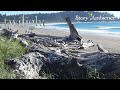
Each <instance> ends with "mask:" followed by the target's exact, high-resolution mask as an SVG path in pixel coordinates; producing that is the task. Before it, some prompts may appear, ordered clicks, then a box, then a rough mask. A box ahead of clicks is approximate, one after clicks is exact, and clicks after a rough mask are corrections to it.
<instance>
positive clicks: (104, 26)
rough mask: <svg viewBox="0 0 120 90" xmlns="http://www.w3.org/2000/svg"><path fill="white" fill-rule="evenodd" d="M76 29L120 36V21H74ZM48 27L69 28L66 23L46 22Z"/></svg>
mask: <svg viewBox="0 0 120 90" xmlns="http://www.w3.org/2000/svg"><path fill="white" fill-rule="evenodd" d="M73 24H74V26H75V28H76V29H77V31H81V32H86V33H87V32H88V33H93V34H98V35H99V34H101V35H106V36H113V37H120V22H76V23H73ZM46 27H48V28H49V29H50V28H51V29H53V28H54V29H56V30H57V29H59V30H69V27H68V25H67V23H54V24H47V25H46Z"/></svg>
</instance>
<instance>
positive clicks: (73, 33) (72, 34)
mask: <svg viewBox="0 0 120 90" xmlns="http://www.w3.org/2000/svg"><path fill="white" fill-rule="evenodd" d="M66 22H67V24H68V26H69V28H70V36H69V39H71V40H79V41H81V39H82V37H81V36H80V35H79V34H78V32H77V30H76V29H75V27H74V25H73V24H72V23H71V21H70V18H69V17H67V18H66Z"/></svg>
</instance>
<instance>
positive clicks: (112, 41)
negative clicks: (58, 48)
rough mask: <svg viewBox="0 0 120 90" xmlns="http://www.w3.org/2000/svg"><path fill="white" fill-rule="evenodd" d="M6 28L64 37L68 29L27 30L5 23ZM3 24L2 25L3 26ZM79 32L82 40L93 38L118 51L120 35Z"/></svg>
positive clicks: (111, 50)
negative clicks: (111, 35) (109, 35)
mask: <svg viewBox="0 0 120 90" xmlns="http://www.w3.org/2000/svg"><path fill="white" fill-rule="evenodd" d="M6 26H7V27H6V28H8V27H9V28H11V29H12V30H14V31H16V30H19V32H18V33H21V34H24V33H25V31H28V32H31V31H32V32H33V33H36V34H41V35H51V36H61V37H65V36H68V35H69V32H68V31H63V30H62V31H61V30H53V29H48V28H47V29H46V28H44V27H43V28H39V29H35V30H29V28H28V27H24V28H23V27H22V26H17V25H16V26H10V25H6ZM3 27H4V26H2V28H3ZM79 34H80V35H81V36H82V37H83V40H84V41H85V42H86V41H88V40H93V42H94V44H95V45H96V44H101V45H103V47H104V48H105V49H106V50H108V51H109V52H110V53H120V37H108V36H98V35H94V34H90V33H89V34H88V33H83V32H79ZM93 49H94V50H97V48H96V47H94V48H93Z"/></svg>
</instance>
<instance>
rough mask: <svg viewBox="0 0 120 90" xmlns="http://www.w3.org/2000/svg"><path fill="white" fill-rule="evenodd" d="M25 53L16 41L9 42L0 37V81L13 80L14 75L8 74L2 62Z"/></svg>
mask: <svg viewBox="0 0 120 90" xmlns="http://www.w3.org/2000/svg"><path fill="white" fill-rule="evenodd" d="M25 52H26V49H25V48H24V47H23V46H21V44H20V43H19V41H18V40H16V41H12V39H11V41H10V40H8V39H6V38H4V37H0V79H14V78H16V76H15V74H13V73H11V72H8V71H7V69H5V65H4V60H5V59H8V58H15V57H20V56H22V55H23V54H24V53H25Z"/></svg>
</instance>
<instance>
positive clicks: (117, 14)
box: [0, 11, 120, 17]
mask: <svg viewBox="0 0 120 90" xmlns="http://www.w3.org/2000/svg"><path fill="white" fill-rule="evenodd" d="M56 12H61V11H0V14H6V15H14V14H22V13H24V14H32V13H56ZM99 12H108V13H111V14H113V15H114V16H116V17H120V11H99Z"/></svg>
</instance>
